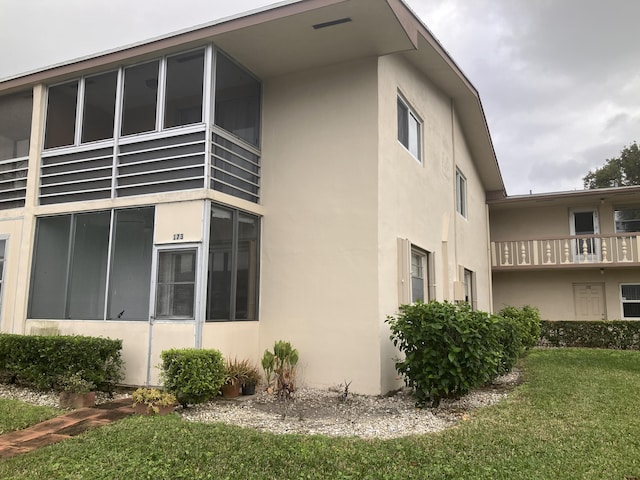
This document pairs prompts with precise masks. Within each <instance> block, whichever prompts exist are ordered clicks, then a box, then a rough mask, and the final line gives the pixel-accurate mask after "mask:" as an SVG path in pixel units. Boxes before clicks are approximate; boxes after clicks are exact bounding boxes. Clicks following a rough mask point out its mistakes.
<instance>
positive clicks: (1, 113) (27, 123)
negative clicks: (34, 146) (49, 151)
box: [0, 90, 33, 160]
mask: <svg viewBox="0 0 640 480" xmlns="http://www.w3.org/2000/svg"><path fill="white" fill-rule="evenodd" d="M32 109H33V95H32V93H31V90H29V91H28V92H20V93H16V94H14V95H5V96H2V97H0V160H8V159H10V158H18V157H26V156H28V155H29V138H30V137H31V111H32Z"/></svg>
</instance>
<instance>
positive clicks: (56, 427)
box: [0, 397, 134, 459]
mask: <svg viewBox="0 0 640 480" xmlns="http://www.w3.org/2000/svg"><path fill="white" fill-rule="evenodd" d="M131 402H132V401H131V398H128V397H127V398H121V399H118V400H114V401H112V402H107V403H103V404H101V405H97V406H95V407H91V408H81V409H79V410H73V411H71V412H69V413H65V414H64V415H60V416H59V417H55V418H52V419H50V420H46V421H44V422H42V423H38V424H37V425H34V426H32V427H29V428H25V429H24V430H18V431H17V432H11V433H7V434H6V435H0V459H3V458H10V457H14V456H16V455H20V454H21V453H27V452H30V451H32V450H35V449H36V448H40V447H43V446H45V445H50V444H52V443H56V442H61V441H63V440H66V439H67V438H71V437H73V436H75V435H79V434H81V433H83V432H86V431H87V430H89V429H90V428H95V427H101V426H103V425H107V424H109V423H111V422H115V421H116V420H120V419H122V418H125V417H128V416H129V415H132V414H133V413H134V412H133V408H131Z"/></svg>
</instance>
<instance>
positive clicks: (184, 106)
mask: <svg viewBox="0 0 640 480" xmlns="http://www.w3.org/2000/svg"><path fill="white" fill-rule="evenodd" d="M203 74H204V51H202V50H200V51H197V52H189V53H185V54H183V55H177V56H175V57H169V58H168V59H167V89H166V94H165V107H164V108H165V111H164V126H165V127H175V126H178V125H188V124H190V123H199V122H201V121H202V84H203Z"/></svg>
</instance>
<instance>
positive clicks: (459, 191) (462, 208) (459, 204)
mask: <svg viewBox="0 0 640 480" xmlns="http://www.w3.org/2000/svg"><path fill="white" fill-rule="evenodd" d="M456 210H457V212H458V213H459V214H460V215H462V216H463V217H465V218H466V217H467V179H466V178H465V176H464V175H463V174H462V172H461V171H460V170H458V169H456Z"/></svg>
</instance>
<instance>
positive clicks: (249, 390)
mask: <svg viewBox="0 0 640 480" xmlns="http://www.w3.org/2000/svg"><path fill="white" fill-rule="evenodd" d="M260 380H261V378H260V371H259V370H258V367H256V366H255V365H254V364H252V363H249V362H247V368H246V371H245V374H244V382H242V394H243V395H253V394H254V393H256V385H258V384H259V383H260Z"/></svg>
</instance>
